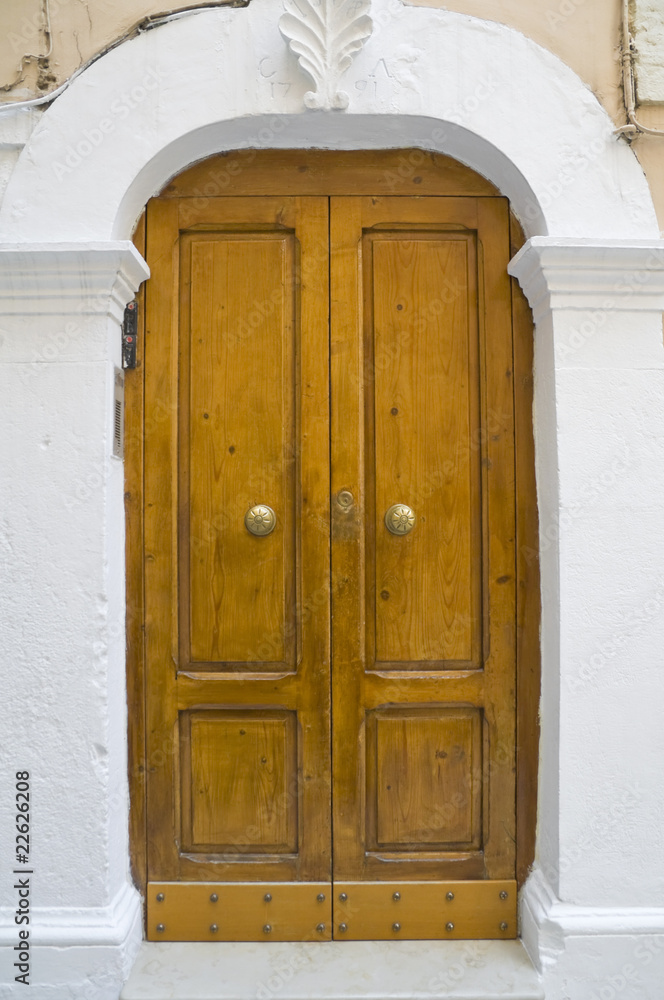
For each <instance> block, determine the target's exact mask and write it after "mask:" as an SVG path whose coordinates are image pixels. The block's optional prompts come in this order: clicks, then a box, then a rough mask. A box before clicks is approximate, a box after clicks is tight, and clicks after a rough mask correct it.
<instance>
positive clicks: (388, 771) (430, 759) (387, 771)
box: [367, 708, 483, 853]
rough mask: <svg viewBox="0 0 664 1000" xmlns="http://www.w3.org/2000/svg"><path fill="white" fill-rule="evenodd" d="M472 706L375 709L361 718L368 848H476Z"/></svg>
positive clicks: (476, 717)
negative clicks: (364, 738)
mask: <svg viewBox="0 0 664 1000" xmlns="http://www.w3.org/2000/svg"><path fill="white" fill-rule="evenodd" d="M482 777H483V772H482V720H481V713H480V712H479V711H478V710H477V709H460V708H458V709H448V708H424V709H417V708H406V709H382V710H380V711H377V712H372V713H370V714H369V716H368V719H367V823H368V833H369V836H368V838H367V847H368V848H369V850H374V851H384V850H393V851H395V850H396V851H398V850H404V849H407V850H410V851H414V852H422V853H426V852H427V851H431V850H434V849H436V850H439V851H450V850H466V851H470V850H477V849H478V848H479V847H481V836H482Z"/></svg>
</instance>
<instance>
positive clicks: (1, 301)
mask: <svg viewBox="0 0 664 1000" xmlns="http://www.w3.org/2000/svg"><path fill="white" fill-rule="evenodd" d="M279 13H280V6H279V5H278V4H275V3H273V2H271V0H253V2H252V4H251V6H250V7H249V8H248V9H246V10H231V9H225V10H219V11H208V12H205V13H199V14H196V15H192V16H190V17H185V18H181V19H179V20H177V21H175V22H172V23H170V24H166V25H163V26H162V27H159V28H156V29H154V30H152V31H150V32H149V33H147V34H145V35H143V36H140V37H138V38H135V39H133V40H132V41H130V42H127V43H125V44H123V45H122V46H119V47H118V48H117V49H115V50H113V51H112V52H110V53H109V54H108V55H106V56H104V57H103V58H102V59H100V60H99V61H98V62H96V63H95V64H93V65H92V66H91V67H90V68H89V69H88V70H87V71H86V72H85V73H84V74H82V75H81V76H80V77H79V78H78V79H76V80H75V81H74V83H73V84H72V86H71V87H70V88H69V89H68V90H67V91H66V92H65V93H64V94H63V95H62V96H61V97H60V98H58V99H57V101H56V102H55V103H54V104H53V106H52V107H51V108H49V110H48V111H47V112H46V113H45V114H44V115H43V117H42V118H41V120H40V121H39V123H38V124H37V126H36V128H35V130H34V132H33V133H32V135H31V137H30V139H29V141H28V143H27V145H26V147H25V149H24V151H23V153H22V154H21V157H20V159H19V162H18V165H17V167H16V169H15V170H14V171H13V173H12V176H11V179H10V181H9V184H8V186H7V190H6V195H5V198H4V201H3V204H2V208H1V210H0V233H1V234H2V239H4V240H5V241H6V243H5V246H4V248H2V249H0V259H1V261H2V266H1V269H0V336H1V337H2V342H1V343H0V384H1V385H2V389H3V396H2V399H3V409H4V413H5V420H6V427H7V429H8V433H7V434H4V435H3V436H2V438H1V441H2V448H3V449H4V455H3V456H2V458H1V459H0V461H1V462H2V466H1V467H2V469H3V470H6V472H5V473H4V475H3V480H2V486H1V488H2V490H3V492H2V495H1V496H0V501H1V503H2V510H3V519H4V526H3V531H4V534H3V538H4V543H3V544H4V550H3V551H4V558H5V565H6V572H5V579H6V581H7V588H6V605H5V607H6V608H7V609H8V610H7V613H6V614H5V622H6V625H5V651H6V659H7V663H9V664H11V665H12V666H11V670H9V671H8V682H7V696H8V698H9V699H10V704H11V712H10V713H9V715H8V717H7V719H6V739H5V742H4V744H3V746H2V748H1V749H0V753H1V754H3V755H4V756H2V757H1V758H0V759H1V760H2V766H3V769H4V772H5V773H11V771H12V769H14V768H17V769H18V768H23V767H28V768H31V769H32V770H33V773H34V782H35V803H36V804H35V867H36V871H38V873H39V877H38V878H37V879H36V882H35V892H34V899H33V904H34V906H35V911H34V912H35V924H34V940H35V943H37V944H40V943H41V944H42V945H43V947H42V949H41V952H40V954H42V955H43V959H41V960H40V961H41V963H42V964H41V965H40V970H41V971H40V972H39V978H38V980H36V985H35V986H33V987H32V993H31V995H32V997H33V998H35V1000H42V998H46V997H54V998H58V1000H59V998H60V997H65V996H72V997H73V996H75V997H82V996H87V995H88V994H89V995H90V996H95V997H97V996H99V997H102V998H106V997H107V998H108V1000H115V997H116V996H117V990H118V984H119V982H120V980H121V979H122V976H123V974H124V971H125V969H126V967H127V965H128V963H129V962H130V960H131V957H132V954H133V951H134V950H135V948H136V946H137V943H138V941H139V938H140V927H139V920H138V918H139V908H138V900H137V897H136V894H135V893H134V891H133V890H132V889H131V887H130V885H129V878H128V861H127V836H126V819H127V798H126V795H127V793H126V776H125V765H126V760H125V757H126V741H125V721H126V720H125V708H124V649H123V642H124V640H123V629H122V622H123V558H124V556H123V505H122V489H123V484H122V470H121V466H120V464H119V463H118V462H116V461H115V460H113V459H111V458H110V457H109V456H110V452H111V447H110V440H111V384H112V373H113V365H114V364H117V362H118V357H119V326H118V324H119V318H120V314H121V307H122V305H123V304H124V302H125V301H127V300H128V299H129V298H130V297H131V295H132V294H133V290H134V289H135V288H136V287H137V285H138V283H139V282H140V281H141V280H142V279H143V278H144V277H145V275H146V271H145V269H144V267H143V266H142V264H141V262H140V260H139V259H138V257H137V255H136V253H135V251H133V249H132V248H131V247H130V246H129V245H128V244H127V243H125V242H123V241H125V240H127V239H128V237H129V236H130V233H131V230H132V227H133V224H134V222H135V220H136V218H137V216H138V214H139V213H140V211H141V210H142V208H143V206H144V204H145V202H146V201H147V199H148V198H149V197H150V196H151V195H152V194H154V193H155V192H156V191H158V190H159V188H160V187H161V186H162V185H163V184H164V183H165V182H166V181H167V179H168V178H169V177H170V176H172V175H173V174H175V173H177V172H178V171H179V170H181V169H183V168H184V167H185V166H187V165H188V164H189V163H191V162H193V161H195V160H197V159H200V158H201V157H203V156H206V155H208V154H211V153H213V152H217V151H220V150H223V149H231V148H235V147H237V146H243V145H251V146H253V145H258V146H265V147H270V146H276V147H282V148H283V147H289V146H290V147H293V146H298V147H306V146H320V147H324V148H380V147H386V146H390V147H402V146H403V147H405V146H410V145H417V146H421V147H423V148H427V149H438V150H440V151H442V152H445V153H447V154H448V155H452V156H456V157H457V158H458V159H460V160H461V161H462V162H465V163H467V164H468V165H470V166H472V167H474V168H475V169H477V170H478V171H479V172H480V173H482V174H484V175H485V176H487V177H489V179H490V180H492V181H493V182H494V183H495V184H496V185H498V187H500V189H501V190H502V191H503V192H504V193H505V194H506V195H508V196H509V197H510V199H511V200H512V204H513V207H514V208H515V210H516V211H517V213H518V214H519V216H520V218H521V219H522V221H523V223H524V225H525V227H526V230H527V233H528V235H529V236H531V237H532V238H533V240H532V241H531V243H530V244H529V245H528V246H527V247H526V248H525V249H524V251H523V252H522V253H521V254H520V256H519V258H518V259H517V260H516V261H515V262H514V263H513V271H514V273H515V274H516V275H517V276H518V277H519V280H520V281H521V282H522V284H523V286H524V288H525V290H526V292H527V294H528V296H529V298H530V300H531V303H532V305H533V309H534V313H535V319H536V324H537V331H536V398H535V431H536V445H537V477H538V502H539V509H540V523H541V549H542V552H541V564H542V596H543V615H542V661H543V695H542V741H541V759H540V802H539V825H538V846H537V854H538V865H539V868H538V871H537V872H536V873H535V874H534V876H533V877H532V878H531V880H530V882H529V884H528V886H527V887H526V890H525V893H524V899H523V904H522V912H523V934H524V939H525V940H526V942H527V944H528V947H529V949H530V951H531V953H532V955H533V957H534V959H535V960H536V961H537V963H538V964H539V966H540V968H541V970H542V974H543V977H544V981H545V985H546V991H547V993H546V996H547V1000H567V998H568V997H569V996H570V995H571V996H573V997H574V1000H593V997H594V994H593V991H595V992H597V991H598V990H600V989H601V988H603V986H604V985H605V980H606V982H608V979H607V977H609V976H611V975H613V974H614V968H618V969H620V968H621V966H622V965H624V964H625V963H628V962H629V961H630V956H633V954H634V952H635V950H636V949H637V948H639V947H640V946H641V945H642V944H643V941H644V940H645V939H646V938H648V939H650V938H652V939H653V940H655V939H656V940H657V941H661V943H662V948H661V951H660V952H657V953H656V954H655V959H654V960H653V962H651V963H650V964H649V965H647V966H646V963H645V962H643V963H641V965H640V966H639V969H640V972H639V974H640V976H641V986H640V987H639V988H640V990H641V993H640V994H635V996H636V995H638V996H639V997H641V998H643V1000H661V996H660V993H658V992H657V991H658V990H659V989H660V983H661V981H663V980H664V852H662V850H661V846H660V847H659V849H658V848H657V847H656V846H654V845H655V844H656V842H657V838H656V834H655V833H654V831H656V830H657V829H661V827H662V818H663V817H662V812H663V811H664V810H663V805H664V797H663V793H662V789H661V787H660V785H661V779H660V771H661V768H660V766H659V761H661V759H662V756H663V755H664V737H663V735H662V731H661V727H660V726H659V722H658V717H659V712H658V708H657V706H659V705H661V703H662V700H663V699H664V686H663V684H664V682H663V680H662V678H663V677H664V674H662V670H661V667H662V660H661V657H662V654H661V650H662V648H664V644H663V642H662V640H663V639H664V635H663V634H662V624H661V623H662V617H663V616H662V615H661V614H660V613H658V604H657V602H658V601H661V600H664V598H663V597H662V579H661V576H660V567H661V566H662V560H661V551H663V550H664V545H663V544H662V542H663V541H664V539H662V530H663V529H662V525H664V517H662V513H663V512H662V500H661V497H662V496H664V463H663V462H662V457H663V456H662V447H661V441H662V440H664V393H663V392H662V389H663V388H664V386H663V385H662V379H663V376H662V371H663V368H664V347H663V345H662V326H661V314H662V309H663V308H664V282H663V279H662V275H663V273H664V259H663V257H662V249H661V244H660V243H659V242H658V227H657V223H656V220H655V215H654V211H653V208H652V202H651V199H650V196H649V192H648V187H647V184H646V182H645V179H644V177H643V174H642V171H641V169H640V167H639V165H638V163H637V161H636V159H635V157H634V155H633V153H632V151H631V150H630V149H629V147H628V146H627V145H626V144H625V143H624V142H623V141H622V140H617V139H616V138H615V136H614V134H613V126H612V123H611V121H610V120H609V118H608V117H607V115H606V114H605V112H604V111H603V110H602V108H601V107H600V105H599V104H598V103H597V101H596V100H595V98H594V97H593V95H592V94H591V93H590V91H589V90H588V89H587V88H586V87H585V86H584V85H583V84H582V83H581V82H580V81H579V80H578V78H577V77H576V76H575V75H574V74H573V73H572V72H571V71H570V70H569V69H568V68H567V67H565V66H564V65H563V64H562V63H561V62H560V61H559V60H557V59H556V58H555V57H553V56H552V55H551V54H550V53H548V52H545V51H544V50H543V49H541V48H539V47H538V46H537V45H535V44H534V43H533V42H531V41H530V40H528V39H526V38H525V37H524V36H522V35H519V34H518V33H517V32H514V31H512V30H510V29H508V28H506V27H504V26H501V25H498V24H495V23H491V24H489V23H487V22H482V21H477V20H476V19H473V18H469V17H465V16H461V15H457V14H450V13H448V12H445V11H441V10H432V9H425V8H408V7H404V6H402V5H401V4H400V3H396V2H395V0H374V4H373V14H374V19H375V29H374V33H373V35H372V36H371V38H370V39H369V40H368V42H367V44H366V46H365V47H364V49H363V50H362V51H361V52H360V54H359V55H358V56H357V58H356V59H355V61H354V62H353V64H352V66H351V67H350V69H349V70H348V72H347V73H346V75H345V76H344V78H343V81H342V84H343V88H344V90H346V91H347V92H348V94H349V95H350V104H349V108H348V110H347V111H343V112H310V111H305V109H304V106H303V95H304V93H305V91H307V90H309V89H310V87H311V81H309V80H307V79H305V78H304V76H303V75H302V73H301V71H300V69H299V67H298V65H297V63H296V61H295V59H294V58H293V56H292V55H291V54H290V52H289V51H288V49H287V47H286V45H285V43H284V39H283V38H282V36H281V34H280V32H279V28H278V16H279ZM230 190H231V189H229V191H230ZM224 193H227V192H224ZM63 241H64V245H63ZM653 602H655V603H654V604H653ZM14 761H16V763H14ZM0 809H5V810H7V809H8V803H7V801H5V802H2V803H0ZM2 816H3V818H2V820H1V821H0V847H7V849H9V847H10V846H11V836H12V829H11V810H9V811H6V812H5V813H4V814H2ZM45 828H47V829H48V836H46V835H45V834H44V832H43V831H44V829H45ZM2 892H3V895H2V898H0V903H1V904H2V908H0V943H2V944H4V945H5V946H6V947H10V946H11V945H12V944H13V943H14V928H13V925H12V907H11V901H12V896H11V891H10V890H8V888H7V886H6V884H3V890H2ZM657 935H659V936H657ZM655 936H657V937H655ZM63 945H66V946H67V949H68V950H63V949H62V946H63ZM35 968H36V966H35ZM44 970H47V971H46V972H44ZM488 975H490V970H489V972H488ZM54 984H56V985H54ZM570 984H572V985H571V986H570ZM17 989H20V987H17ZM86 990H87V991H88V992H87V993H86V992H84V991H86ZM570 990H571V993H570ZM95 991H96V992H95ZM8 995H13V994H11V993H8ZM16 995H20V993H17V994H16ZM598 996H600V994H598ZM600 1000H604V998H603V997H601V996H600Z"/></svg>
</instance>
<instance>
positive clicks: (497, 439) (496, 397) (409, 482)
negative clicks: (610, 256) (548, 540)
mask: <svg viewBox="0 0 664 1000" xmlns="http://www.w3.org/2000/svg"><path fill="white" fill-rule="evenodd" d="M331 204H332V207H331V222H330V231H331V301H332V313H331V317H332V328H331V329H332V333H331V338H332V386H333V394H332V488H333V496H335V495H338V491H341V490H346V491H350V492H351V493H352V494H353V497H354V503H353V504H352V505H351V506H350V507H342V506H340V505H339V503H336V504H335V503H333V529H332V530H333V535H332V537H333V549H332V553H333V554H332V593H333V622H334V642H333V648H334V650H335V659H334V663H333V670H332V681H333V716H334V720H335V724H334V729H333V760H334V796H333V808H334V858H335V861H334V871H335V878H337V879H340V880H342V881H343V880H346V879H347V880H349V881H351V880H354V879H366V880H371V881H377V882H380V881H393V880H401V879H405V880H408V879H415V880H421V879H430V880H434V881H435V880H445V879H448V878H460V877H461V878H468V879H497V878H508V879H509V878H512V877H513V875H514V813H515V802H514V799H515V785H514V753H515V749H514V728H515V700H514V690H515V687H514V685H515V648H514V641H515V628H514V622H515V619H514V577H515V551H514V535H515V531H514V516H515V515H514V453H513V400H512V329H511V296H510V287H509V279H508V278H507V271H506V268H507V262H508V260H509V219H508V210H507V203H506V202H505V200H504V199H499V198H495V199H493V198H492V199H457V198H444V199H442V198H441V199H436V198H417V199H410V198H371V199H369V198H359V197H358V198H332V200H331ZM355 414H359V415H360V416H359V419H357V420H356V419H354V415H355ZM394 503H405V504H408V505H409V506H410V507H412V508H413V510H414V512H415V527H414V528H413V530H412V531H411V533H410V534H407V535H403V536H393V535H391V534H390V533H389V532H388V531H387V528H386V526H385V523H384V516H385V512H386V510H387V508H388V507H389V506H391V505H392V504H394ZM356 623H357V624H356ZM443 755H446V756H443Z"/></svg>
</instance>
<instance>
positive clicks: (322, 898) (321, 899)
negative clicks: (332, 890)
mask: <svg viewBox="0 0 664 1000" xmlns="http://www.w3.org/2000/svg"><path fill="white" fill-rule="evenodd" d="M316 899H317V900H318V902H319V903H324V902H325V893H324V892H319V893H318V895H317V896H316Z"/></svg>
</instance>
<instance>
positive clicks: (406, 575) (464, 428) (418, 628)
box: [363, 231, 482, 669]
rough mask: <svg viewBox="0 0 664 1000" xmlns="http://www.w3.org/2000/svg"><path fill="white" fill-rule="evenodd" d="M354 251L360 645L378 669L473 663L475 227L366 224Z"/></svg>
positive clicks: (476, 574) (476, 568)
mask: <svg viewBox="0 0 664 1000" xmlns="http://www.w3.org/2000/svg"><path fill="white" fill-rule="evenodd" d="M363 254H364V264H365V271H364V273H365V288H364V294H365V303H366V320H367V326H368V330H367V332H368V339H367V343H366V355H367V359H368V366H367V365H365V370H366V369H367V367H368V368H369V369H370V370H371V371H372V372H373V380H372V381H371V382H369V383H368V385H367V390H368V392H367V417H368V419H367V426H366V444H367V450H368V454H369V455H370V456H371V457H372V459H373V461H372V468H371V469H370V476H372V478H373V479H374V488H373V490H371V483H370V482H368V483H367V488H368V490H371V492H372V493H373V496H372V497H371V499H372V500H373V505H372V506H373V520H374V522H375V528H374V530H375V569H374V570H373V575H374V579H372V580H370V581H369V594H370V596H371V597H374V596H375V601H374V607H375V617H374V615H372V616H371V617H370V629H371V631H370V633H369V635H368V637H367V638H368V643H369V650H370V656H371V657H372V658H373V659H375V661H376V664H377V665H380V667H381V669H386V668H389V666H390V665H392V666H393V667H395V668H400V669H403V668H408V667H416V666H417V665H418V664H423V663H424V664H427V665H428V666H429V667H432V666H435V667H442V666H451V665H455V664H463V665H468V666H475V667H476V666H478V665H479V657H480V642H481V625H482V615H481V607H480V600H481V583H482V539H481V509H480V495H481V494H480V447H479V445H480V440H479V435H478V432H479V427H480V401H479V378H478V370H479V366H478V326H477V289H476V284H477V263H476V248H475V237H474V234H458V233H446V234H444V235H442V234H430V233H427V232H426V231H420V232H413V233H408V232H396V233H394V232H392V233H389V232H387V233H384V232H370V233H367V234H365V236H364V247H363ZM372 387H373V393H371V388H372ZM372 397H373V398H372ZM370 461H371V459H370ZM367 499H368V500H369V497H368V498H367ZM399 503H401V504H406V505H408V506H409V507H410V508H411V510H412V511H413V516H414V523H413V527H412V529H411V531H410V532H409V533H408V535H407V537H403V536H401V535H398V534H397V535H395V534H392V533H391V532H390V531H386V530H385V524H384V519H385V514H386V512H387V511H388V510H389V509H390V507H392V505H394V504H399ZM374 621H375V627H374V628H372V625H373V623H374ZM372 632H373V633H374V634H372ZM374 635H375V647H374V646H373V642H374ZM372 649H373V651H372V652H371V650H372Z"/></svg>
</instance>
